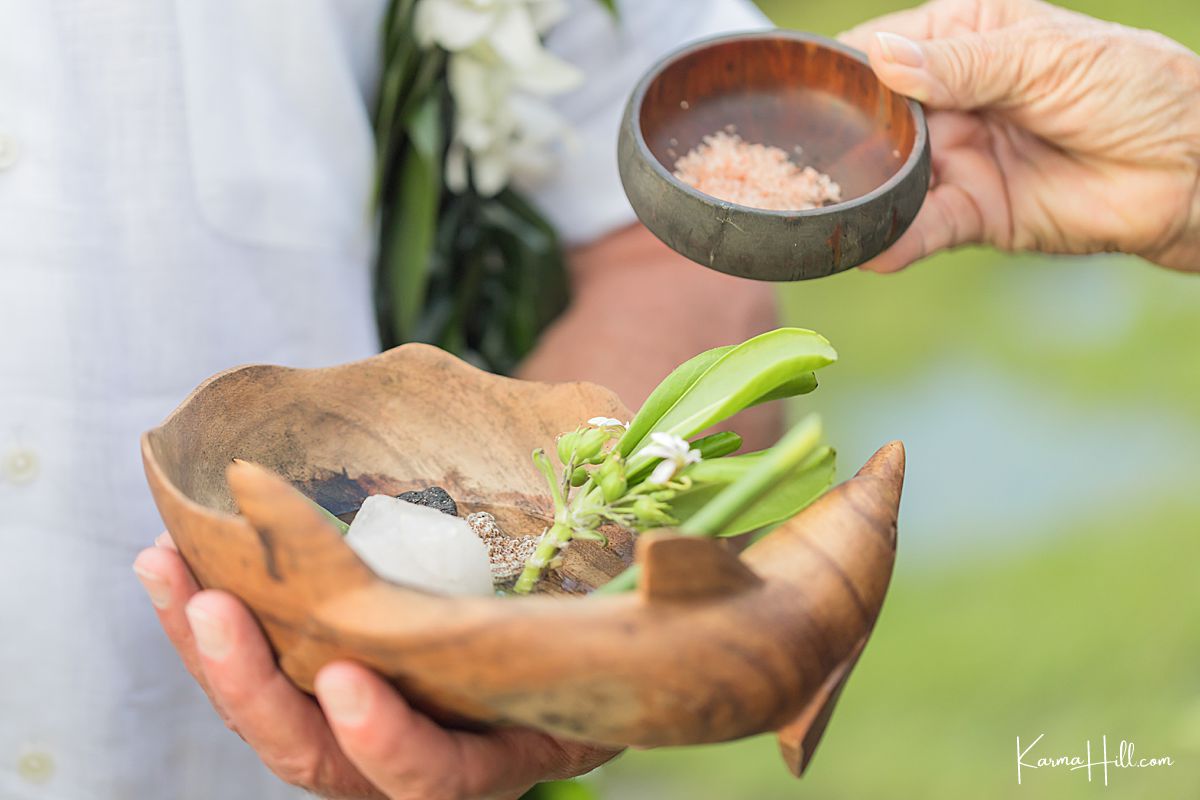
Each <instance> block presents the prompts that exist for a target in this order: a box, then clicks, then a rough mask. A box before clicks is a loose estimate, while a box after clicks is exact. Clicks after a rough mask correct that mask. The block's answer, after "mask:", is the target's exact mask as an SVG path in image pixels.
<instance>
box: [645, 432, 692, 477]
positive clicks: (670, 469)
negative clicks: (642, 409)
mask: <svg viewBox="0 0 1200 800" xmlns="http://www.w3.org/2000/svg"><path fill="white" fill-rule="evenodd" d="M641 452H642V453H643V454H644V455H647V456H651V457H652V458H661V459H662V461H660V462H658V466H656V467H655V468H654V472H652V473H650V477H649V478H648V479H647V480H648V481H649V482H650V483H658V484H662V483H666V482H667V481H669V480H671V478H673V477H675V473H676V472H678V471H679V470H681V469H683V468H684V467H686V466H688V465H689V464H695V463H697V462H698V461H700V451H699V450H696V449H693V448H692V446H691V444H690V443H689V442H688V441H687V439H683V438H681V437H679V436H675V435H674V434H670V433H663V432H661V431H655V432H654V433H652V434H650V444H648V445H646V446H645V447H643V448H642V451H641Z"/></svg>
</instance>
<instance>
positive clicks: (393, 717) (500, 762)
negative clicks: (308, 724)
mask: <svg viewBox="0 0 1200 800" xmlns="http://www.w3.org/2000/svg"><path fill="white" fill-rule="evenodd" d="M316 693H317V697H318V698H319V699H320V702H321V707H322V708H323V709H324V711H325V714H326V716H327V717H328V719H329V722H330V725H331V726H332V728H333V732H334V735H335V736H336V737H337V740H338V743H339V744H340V745H341V748H342V750H343V751H344V752H345V753H346V755H347V756H348V757H349V758H350V760H351V761H353V762H354V764H355V765H356V766H357V767H358V768H359V769H360V770H361V771H362V772H363V774H364V775H366V776H367V777H368V778H369V779H370V780H371V781H372V782H373V783H374V784H375V785H377V786H379V787H380V788H381V789H383V790H384V791H385V792H386V793H387V795H388V796H389V797H390V798H392V800H417V799H418V798H420V800H465V798H484V797H488V798H491V797H499V798H504V797H518V796H519V795H520V794H521V793H522V792H524V791H525V790H526V789H528V788H529V787H530V786H532V785H533V784H534V783H536V782H538V781H540V780H546V779H548V778H552V777H566V776H568V775H575V774H579V773H580V772H583V771H586V770H588V769H591V768H592V767H593V766H595V765H597V764H599V763H602V762H603V761H606V760H608V759H609V758H611V757H612V755H613V751H601V750H598V749H595V748H587V747H584V746H582V745H580V746H575V745H566V744H560V743H558V742H556V741H555V740H554V739H552V738H551V737H549V736H546V735H544V734H540V733H535V732H533V731H529V730H524V729H508V730H501V731H497V732H494V733H490V734H473V733H463V732H454V731H447V730H445V729H443V728H441V727H439V726H438V725H436V724H435V723H434V722H432V721H431V720H430V719H429V718H427V717H425V716H423V715H422V714H419V713H417V712H415V711H413V710H412V709H411V708H410V707H409V706H408V704H407V703H405V701H404V699H403V698H402V697H401V696H400V695H399V694H398V693H397V692H396V691H395V690H394V689H393V688H392V687H391V686H390V685H388V684H387V683H386V682H385V681H384V680H382V679H381V678H379V677H378V676H377V675H375V674H374V673H372V672H371V671H369V670H367V669H365V668H363V667H361V666H358V665H357V664H352V663H349V662H337V663H333V664H330V665H328V666H326V667H325V668H324V669H322V670H321V672H320V673H319V674H318V675H317V679H316Z"/></svg>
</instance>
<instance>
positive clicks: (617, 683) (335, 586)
mask: <svg viewBox="0 0 1200 800" xmlns="http://www.w3.org/2000/svg"><path fill="white" fill-rule="evenodd" d="M596 415H606V416H613V417H620V418H622V419H627V418H628V412H627V411H626V409H625V408H624V407H623V406H622V405H621V403H620V402H619V401H618V400H617V398H616V397H615V396H614V395H613V394H612V393H611V392H609V391H608V390H606V389H603V388H601V387H599V386H595V385H591V384H562V385H556V386H549V385H545V384H536V383H526V382H521V381H517V380H512V379H508V378H502V377H497V376H493V375H489V374H487V373H484V372H481V371H480V370H477V369H475V368H474V367H471V366H468V365H467V364H465V363H463V362H461V361H459V360H457V359H455V358H453V357H452V356H449V355H447V354H445V353H443V352H441V351H439V350H437V349H435V348H432V347H428V346H424V345H406V346H404V347H400V348H397V349H395V350H392V351H389V352H387V353H384V354H382V355H379V356H376V357H373V358H370V359H367V360H365V361H361V362H357V363H352V364H348V365H344V366H340V367H333V368H328V369H316V370H297V369H286V368H281V367H270V366H252V367H242V368H239V369H234V370H231V371H228V372H224V373H221V374H220V375H217V376H215V377H214V378H211V379H210V380H209V381H207V382H206V383H205V384H203V385H202V386H201V387H199V388H198V389H197V390H196V391H195V392H194V393H193V394H192V395H191V396H190V397H189V398H188V399H187V400H185V401H184V402H183V404H182V405H181V406H180V407H179V408H178V409H177V410H176V411H175V412H174V413H172V415H171V416H170V417H169V418H168V419H167V420H166V421H165V422H164V423H163V424H162V425H161V426H159V427H157V428H155V429H154V430H152V431H149V432H148V433H146V434H145V436H144V437H143V440H142V453H143V458H144V461H145V467H146V474H147V476H148V479H149V483H150V487H151V489H152V491H153V494H154V499H155V502H156V503H157V505H158V508H159V510H160V512H161V513H162V516H163V519H164V520H165V522H166V525H167V528H168V530H169V531H170V533H171V535H172V537H173V538H174V540H175V542H176V544H177V545H178V547H179V551H180V552H181V553H182V555H183V557H184V559H185V560H186V561H187V563H188V565H189V566H190V567H191V569H192V571H193V572H194V574H195V576H196V578H197V580H198V581H199V582H200V584H201V585H202V586H204V587H207V588H217V589H223V590H226V591H229V592H232V593H233V594H235V595H237V596H238V597H239V598H241V599H242V600H243V601H244V602H245V603H246V604H247V605H248V606H249V608H250V609H251V610H252V611H253V612H254V613H255V615H256V616H257V618H258V620H259V621H260V622H261V624H262V626H263V629H264V631H265V632H266V634H267V637H268V638H269V639H270V641H271V644H272V645H273V647H274V648H275V650H276V652H277V654H278V657H279V663H280V665H281V667H282V669H283V670H284V671H285V672H286V673H287V674H288V675H289V676H290V677H291V678H292V679H293V680H294V681H295V682H296V683H297V684H298V685H299V686H301V687H303V688H305V689H308V688H310V687H311V685H312V680H313V677H314V675H315V673H316V671H317V670H318V669H319V668H320V667H321V666H322V665H324V664H325V663H327V662H329V661H331V660H333V659H338V658H351V659H355V660H357V661H359V662H361V663H363V664H366V665H368V666H370V667H372V668H374V669H376V670H378V671H379V672H380V673H382V674H384V675H387V676H389V677H390V678H391V679H392V680H393V681H394V682H395V683H396V685H397V686H398V687H399V688H400V689H401V690H402V691H403V692H404V693H405V694H406V696H407V697H408V698H409V699H410V700H411V701H412V702H413V703H414V704H415V705H417V706H418V707H420V708H422V709H424V710H425V711H427V712H428V713H431V714H432V715H434V716H435V717H436V718H438V719H439V720H441V721H443V722H445V723H448V724H452V725H459V726H497V725H525V726H531V727H534V728H538V729H541V730H544V731H547V732H549V733H552V734H555V735H560V736H564V737H568V738H573V739H579V740H584V741H590V742H595V743H602V744H609V745H629V744H633V745H640V746H656V745H682V744H695V743H702V742H718V741H725V740H729V739H735V738H739V737H743V736H747V735H751V734H755V733H760V732H763V731H772V730H775V731H779V732H780V740H781V744H782V747H783V752H784V756H785V758H786V759H787V762H788V764H789V766H790V767H791V769H792V770H793V771H795V772H796V773H797V774H799V772H800V771H801V770H802V769H803V768H804V766H805V765H806V764H807V762H808V759H809V758H810V757H811V754H812V750H813V747H814V746H815V745H816V742H817V740H818V738H819V737H820V734H821V732H822V730H823V729H824V726H825V723H826V721H827V720H828V715H829V713H830V711H831V709H832V704H833V702H834V701H835V700H836V698H837V695H838V693H839V691H840V689H841V686H842V684H843V682H844V681H845V680H846V677H847V675H848V673H849V671H850V669H851V668H852V667H853V665H854V663H855V661H856V660H857V658H858V656H859V654H860V653H861V652H862V648H863V646H864V644H865V643H866V640H867V637H868V636H869V635H870V632H871V629H872V626H873V625H874V623H875V619H876V617H877V615H878V614H879V610H880V607H881V605H882V603H883V599H884V593H885V591H886V588H887V584H888V580H889V578H890V576H891V572H892V565H893V560H894V557H895V544H896V538H895V536H896V529H895V525H896V513H897V508H898V505H899V500H900V489H901V484H902V480H903V472H904V454H903V449H902V447H901V446H900V445H899V443H892V444H889V445H887V446H885V447H884V448H883V449H881V450H880V451H879V452H878V453H876V455H875V456H874V457H873V458H872V459H871V460H870V461H869V462H868V463H867V465H866V466H865V467H863V469H862V470H861V471H860V472H859V473H858V475H857V476H856V477H854V478H852V479H851V480H849V481H847V482H846V483H844V484H842V485H841V486H839V487H837V488H835V489H834V490H832V491H831V492H829V493H828V494H826V495H825V496H824V497H822V498H821V499H820V500H818V501H817V502H816V503H815V504H814V505H812V506H810V507H809V508H808V509H806V510H805V511H803V512H802V513H800V514H799V515H797V516H796V517H794V518H792V519H791V520H790V521H788V522H786V523H784V525H782V526H781V527H780V528H778V529H776V530H775V531H774V532H773V533H771V534H770V535H768V536H767V537H765V538H764V539H762V540H761V541H760V542H759V543H758V544H756V545H754V546H752V547H751V548H749V549H748V550H747V551H746V552H745V553H744V554H743V555H742V556H741V557H740V558H739V557H738V556H737V555H735V554H734V553H733V551H731V550H729V549H727V548H726V547H725V545H724V544H723V543H721V542H719V541H716V540H710V539H702V538H695V537H682V536H679V535H675V534H673V533H671V532H668V531H662V532H655V533H652V534H646V535H643V536H641V537H638V539H637V541H636V542H633V541H632V540H631V539H630V538H629V537H625V538H620V537H618V538H617V539H615V540H614V541H612V542H611V543H610V545H609V546H608V547H607V548H605V547H603V546H601V545H600V544H597V543H593V542H587V541H577V542H574V543H573V544H572V545H571V547H570V548H569V549H568V550H567V551H566V554H565V558H564V562H563V564H562V565H561V567H560V568H559V569H558V570H557V573H556V575H555V576H554V580H552V581H548V582H547V591H544V592H542V593H539V594H535V595H533V596H529V597H495V598H489V597H451V596H442V595H437V594H432V593H429V592H424V591H418V590H414V589H410V588H405V587H403V586H399V585H396V584H393V583H389V582H387V581H384V580H382V579H381V578H379V577H377V576H376V575H375V574H374V573H373V572H372V571H371V570H370V569H369V568H368V567H367V566H366V565H365V564H364V563H363V562H362V561H360V560H359V558H358V557H357V556H356V555H355V554H354V552H352V551H351V549H350V548H349V547H348V546H347V545H346V543H345V542H344V541H342V539H341V537H340V535H339V534H338V533H337V532H336V531H335V529H334V528H333V526H331V525H330V524H329V523H328V522H327V521H326V520H325V519H324V518H323V517H322V516H321V514H320V512H319V511H317V510H316V509H314V508H313V506H312V505H311V504H310V503H309V502H308V500H306V499H305V498H304V496H303V495H302V494H300V492H297V491H296V489H297V488H298V489H300V490H301V491H302V492H303V493H304V494H306V495H308V496H309V497H310V498H312V499H315V500H317V501H318V502H319V503H321V504H322V505H325V506H326V507H327V508H329V509H331V510H332V511H334V513H339V514H341V513H343V512H352V511H353V510H354V509H355V508H357V506H358V504H359V503H361V501H362V500H363V499H364V498H365V497H366V496H367V495H369V494H372V493H378V492H383V493H389V494H395V493H398V492H401V491H405V490H409V489H413V488H419V487H424V486H428V485H431V484H436V485H440V486H443V487H445V488H446V489H448V490H449V491H450V493H451V495H453V496H454V497H455V498H456V499H457V500H458V503H459V506H460V507H463V508H465V510H467V511H473V510H478V509H488V510H491V511H493V512H494V513H495V514H496V516H497V518H498V519H499V520H500V521H501V522H502V523H504V524H505V525H506V526H507V528H508V530H510V531H512V530H516V529H517V528H519V527H521V525H520V523H524V528H525V529H526V532H528V533H538V532H540V530H541V524H542V522H543V521H544V520H545V519H546V518H547V517H548V515H549V513H550V509H551V507H552V506H551V501H550V498H549V497H548V496H547V491H546V489H545V484H544V482H543V479H542V476H541V475H540V474H539V473H538V472H537V470H536V469H535V468H534V466H533V465H532V463H531V461H530V458H529V454H530V452H531V451H532V450H533V449H534V448H535V447H537V446H544V445H545V444H546V443H547V442H552V441H553V439H554V437H555V435H557V434H558V433H561V432H562V431H565V430H570V429H573V428H574V427H575V426H576V425H577V424H578V423H579V421H580V420H582V419H587V418H589V417H593V416H596ZM234 459H244V460H245V461H247V462H253V463H233V460H234ZM630 559H636V560H637V561H639V562H640V563H641V565H642V570H643V573H642V580H641V582H640V585H639V588H638V590H637V591H636V592H633V593H628V594H625V595H612V596H604V597H600V596H591V597H589V596H580V595H578V592H579V591H580V588H581V587H582V588H587V587H591V586H596V585H598V584H600V583H603V582H604V581H606V580H607V579H608V578H609V577H611V576H613V575H615V574H616V573H617V572H619V571H620V570H622V569H623V568H624V567H625V566H626V565H627V563H628V561H629V560H630ZM568 589H571V590H572V591H574V592H575V593H576V594H572V592H571V591H568Z"/></svg>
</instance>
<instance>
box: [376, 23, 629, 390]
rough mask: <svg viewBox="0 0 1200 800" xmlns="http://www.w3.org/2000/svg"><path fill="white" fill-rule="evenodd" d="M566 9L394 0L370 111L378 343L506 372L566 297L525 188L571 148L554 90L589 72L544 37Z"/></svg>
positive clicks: (553, 246)
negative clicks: (429, 350) (421, 347)
mask: <svg viewBox="0 0 1200 800" xmlns="http://www.w3.org/2000/svg"><path fill="white" fill-rule="evenodd" d="M599 1H600V2H602V3H603V5H605V6H607V7H608V8H609V9H610V10H612V11H615V5H614V2H615V0H599ZM566 13H567V6H566V3H565V2H564V0H392V3H391V6H390V7H389V11H388V15H387V18H386V21H385V26H384V70H383V76H382V80H381V85H380V93H379V105H378V108H377V111H376V138H377V141H378V146H379V153H378V180H377V201H378V205H379V211H380V217H381V220H380V222H381V242H380V251H379V270H378V282H377V284H378V290H379V291H378V293H377V299H378V308H379V315H380V323H381V324H380V331H381V334H382V337H383V340H384V344H385V345H388V346H390V345H394V344H399V343H401V342H404V341H412V340H418V341H426V342H431V343H434V344H437V345H439V346H441V347H443V348H444V349H447V350H450V351H451V352H454V353H456V354H458V355H461V356H463V357H466V358H468V359H469V360H472V361H475V362H476V363H479V364H481V365H483V366H485V367H488V368H491V369H493V370H496V371H501V372H503V371H508V370H510V369H511V368H512V367H514V366H515V365H516V363H517V361H518V360H519V359H520V358H521V357H522V356H523V355H524V354H525V353H526V352H528V351H529V349H531V348H532V346H533V344H534V342H535V341H536V338H537V335H538V333H540V331H541V329H542V328H543V327H544V326H545V325H546V324H548V323H549V322H550V321H551V320H552V319H553V318H554V317H555V316H557V314H558V313H559V311H561V309H562V308H563V307H564V306H565V303H566V277H565V270H564V268H563V264H562V255H561V252H560V249H559V245H558V240H557V236H556V235H555V232H554V230H553V229H552V228H551V227H550V225H549V224H547V223H546V221H545V220H544V219H542V218H541V216H540V215H539V214H538V213H537V212H536V211H535V210H534V209H533V208H532V207H531V206H530V205H529V204H528V203H526V202H525V201H524V200H523V198H522V197H521V195H520V187H528V186H530V185H532V184H533V183H535V182H536V181H537V180H539V179H541V178H542V177H544V176H545V175H546V174H547V173H548V172H549V171H550V170H551V169H552V168H553V167H554V165H555V163H556V161H557V159H558V158H560V157H561V156H562V155H563V153H564V151H565V150H566V149H568V148H569V145H570V143H571V132H570V130H569V128H568V126H567V125H566V124H565V122H564V121H563V119H562V118H561V117H560V116H559V115H558V114H557V113H556V112H555V111H554V110H553V108H552V107H551V106H550V104H549V103H548V98H550V97H552V96H554V95H557V94H560V93H563V92H566V91H570V90H571V89H574V88H576V87H578V86H579V85H580V84H581V83H582V81H583V76H582V75H581V74H580V72H579V70H577V69H576V68H575V67H573V66H572V65H571V64H569V63H567V62H566V61H564V60H562V59H560V58H558V57H557V56H555V55H553V54H552V53H551V52H550V51H549V50H547V49H546V48H545V46H544V45H543V42H542V37H543V36H544V35H545V33H546V32H547V31H548V30H549V29H550V28H551V27H553V26H554V25H555V24H556V23H558V22H559V21H561V20H562V18H563V16H564V15H565V14H566Z"/></svg>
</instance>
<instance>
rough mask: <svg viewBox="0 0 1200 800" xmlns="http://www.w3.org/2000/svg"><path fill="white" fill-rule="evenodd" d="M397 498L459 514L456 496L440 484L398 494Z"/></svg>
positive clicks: (444, 512) (451, 513)
mask: <svg viewBox="0 0 1200 800" xmlns="http://www.w3.org/2000/svg"><path fill="white" fill-rule="evenodd" d="M396 499H397V500H403V501H404V502H406V503H414V504H415V505H418V506H426V507H427V508H434V509H437V510H438V511H440V512H442V513H443V514H449V515H450V516H452V517H457V516H458V505H457V504H456V503H455V502H454V498H453V497H451V496H450V493H449V492H447V491H446V490H445V489H443V488H442V487H440V486H430V487H429V488H428V489H421V490H420V491H417V492H405V493H404V494H398V495H396Z"/></svg>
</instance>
